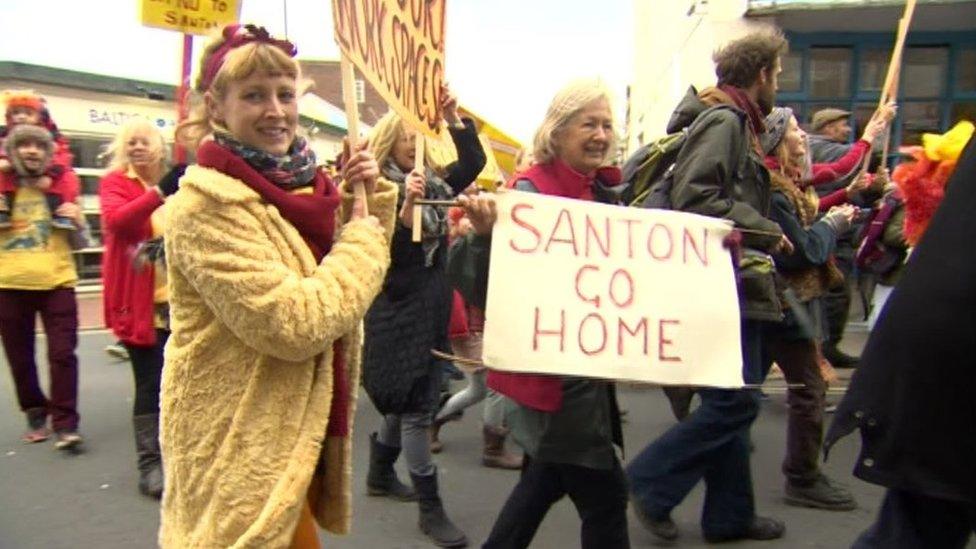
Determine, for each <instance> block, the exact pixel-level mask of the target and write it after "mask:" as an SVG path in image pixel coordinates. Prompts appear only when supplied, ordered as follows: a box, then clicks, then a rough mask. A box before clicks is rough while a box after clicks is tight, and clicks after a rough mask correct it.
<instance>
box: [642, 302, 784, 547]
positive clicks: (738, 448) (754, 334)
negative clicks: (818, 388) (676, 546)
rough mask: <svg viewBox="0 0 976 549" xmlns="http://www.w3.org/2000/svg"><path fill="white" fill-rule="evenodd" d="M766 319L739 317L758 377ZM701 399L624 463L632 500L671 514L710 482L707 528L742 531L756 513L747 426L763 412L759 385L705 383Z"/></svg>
mask: <svg viewBox="0 0 976 549" xmlns="http://www.w3.org/2000/svg"><path fill="white" fill-rule="evenodd" d="M762 331H763V330H762V323H761V322H757V321H749V320H743V321H742V354H743V357H742V358H743V361H742V362H743V366H742V370H743V371H742V373H743V379H744V380H745V382H746V383H750V384H752V383H761V382H762V380H763V378H764V377H765V372H764V371H763V367H762ZM698 394H699V396H700V397H701V405H700V406H699V407H698V408H697V409H696V410H695V411H694V412H692V413H691V415H689V416H688V417H687V418H685V420H684V421H681V422H680V423H678V424H676V425H675V426H674V427H672V428H671V429H669V430H668V431H667V432H665V433H664V434H663V435H661V437H660V438H658V439H657V440H655V441H654V442H652V443H651V444H650V445H648V446H647V447H646V448H644V450H643V451H642V452H641V453H640V454H638V455H637V456H636V457H635V458H634V459H633V460H632V461H631V462H630V464H629V465H628V466H627V478H628V480H629V482H630V490H631V492H632V496H633V501H634V505H640V506H641V507H642V509H643V511H644V512H645V513H646V514H647V515H648V516H650V517H651V518H654V519H658V520H660V519H663V518H665V517H667V516H668V515H669V514H670V513H671V510H672V509H673V508H675V507H677V506H678V505H679V504H680V503H681V502H682V501H683V500H684V499H685V497H686V496H687V495H688V493H689V492H691V490H692V488H694V487H695V485H696V484H698V481H699V480H702V479H704V481H705V505H704V508H703V509H702V517H701V522H702V530H703V533H704V534H705V535H706V536H730V537H734V536H738V535H741V534H743V533H744V532H745V531H746V529H747V528H748V527H749V525H750V524H751V523H752V520H753V518H754V517H755V503H754V501H753V493H752V476H751V471H750V466H749V454H750V450H749V428H750V427H751V426H752V422H753V421H754V420H755V419H756V416H757V415H758V413H759V390H758V389H734V390H729V389H701V390H700V391H699V392H698Z"/></svg>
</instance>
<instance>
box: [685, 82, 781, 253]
mask: <svg viewBox="0 0 976 549" xmlns="http://www.w3.org/2000/svg"><path fill="white" fill-rule="evenodd" d="M711 91H712V94H711V96H712V97H717V96H720V95H724V94H721V92H718V90H714V89H713V90H711ZM703 95H704V94H703ZM709 103H711V104H709ZM709 103H706V101H705V100H703V99H702V98H700V97H699V94H698V93H697V92H696V91H695V89H694V88H691V89H689V90H688V93H687V94H686V95H685V97H684V99H682V100H681V103H679V104H678V108H677V109H675V111H674V113H673V114H672V115H671V120H670V121H669V122H668V133H674V132H678V131H681V130H682V129H684V128H688V127H690V126H692V122H694V121H695V119H696V118H698V116H699V115H700V114H702V113H704V112H705V111H706V110H708V108H709V107H711V106H714V105H715V104H718V102H716V101H710V102H709ZM723 103H724V104H727V105H728V108H725V109H713V110H711V111H709V113H708V115H707V116H706V117H705V118H703V119H702V120H699V121H698V123H697V124H695V125H694V126H693V127H691V128H690V129H691V131H690V133H689V135H688V140H687V141H686V142H685V145H684V147H682V149H681V152H679V153H678V158H677V160H676V161H675V165H674V183H673V186H672V189H671V203H672V204H673V206H674V209H675V210H680V211H683V212H690V213H696V214H700V215H707V216H709V217H721V218H723V219H728V220H731V221H732V222H734V223H735V226H736V227H738V228H743V229H753V230H758V231H764V232H769V233H772V235H758V234H752V233H745V234H743V243H744V244H745V245H746V246H747V247H750V248H756V249H759V250H765V251H768V250H771V249H773V248H774V247H775V246H776V244H777V243H778V242H779V241H780V238H781V236H782V234H783V233H782V231H780V228H779V226H778V225H777V224H776V223H774V222H773V221H770V220H769V219H767V217H766V216H767V215H768V214H769V203H770V199H771V196H772V193H771V192H770V189H769V172H768V171H767V170H766V166H765V165H764V164H763V159H762V157H761V156H760V155H759V153H758V151H756V150H755V149H756V147H755V146H754V144H753V142H752V139H753V138H752V137H751V133H750V131H749V129H748V127H747V124H746V120H745V118H746V114H745V113H744V112H742V111H741V110H740V109H738V108H737V107H736V106H735V105H734V104H733V103H732V102H731V99H729V100H728V101H727V102H724V101H723Z"/></svg>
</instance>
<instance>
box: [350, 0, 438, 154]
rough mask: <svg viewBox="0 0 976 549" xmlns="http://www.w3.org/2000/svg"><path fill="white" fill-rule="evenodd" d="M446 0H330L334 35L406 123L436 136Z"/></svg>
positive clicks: (357, 66)
mask: <svg viewBox="0 0 976 549" xmlns="http://www.w3.org/2000/svg"><path fill="white" fill-rule="evenodd" d="M445 1H446V0H332V19H333V22H334V23H335V39H336V43H338V45H339V48H340V49H341V50H342V54H343V55H345V56H347V57H348V58H349V59H350V60H351V61H352V62H353V64H354V65H356V68H358V69H359V70H360V71H362V73H363V74H364V75H366V79H367V80H369V82H370V84H372V85H373V87H374V88H376V90H377V91H378V92H379V93H380V95H381V96H383V99H384V100H386V102H387V103H389V104H390V106H391V107H393V110H395V111H396V112H397V114H399V115H400V116H401V117H402V118H403V119H404V120H405V121H406V122H407V123H408V124H410V125H411V126H413V127H415V128H416V129H417V130H419V131H421V132H423V133H424V134H425V135H427V136H429V137H437V136H438V126H439V124H440V118H441V114H440V109H439V108H438V100H439V98H440V94H441V91H440V90H441V85H442V84H443V83H444V4H445Z"/></svg>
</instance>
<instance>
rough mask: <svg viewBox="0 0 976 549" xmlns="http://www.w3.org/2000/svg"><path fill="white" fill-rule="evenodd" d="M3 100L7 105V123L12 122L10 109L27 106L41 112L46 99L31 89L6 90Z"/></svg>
mask: <svg viewBox="0 0 976 549" xmlns="http://www.w3.org/2000/svg"><path fill="white" fill-rule="evenodd" d="M3 102H4V105H5V106H6V109H5V116H6V119H7V123H8V124H9V123H10V110H11V109H13V108H14V107H27V108H28V109H34V110H35V111H37V112H41V110H42V109H43V108H44V100H43V99H41V96H40V95H37V94H36V93H34V92H33V91H31V90H4V92H3Z"/></svg>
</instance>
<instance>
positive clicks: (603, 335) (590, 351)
mask: <svg viewBox="0 0 976 549" xmlns="http://www.w3.org/2000/svg"><path fill="white" fill-rule="evenodd" d="M591 320H595V321H596V322H597V323H599V325H600V340H599V341H600V342H599V344H598V345H597V346H596V347H591V348H587V347H586V345H585V344H584V343H583V330H585V329H586V323H587V322H588V321H591ZM577 341H578V342H579V349H580V351H582V352H583V354H584V355H587V356H593V355H595V354H598V353H602V352H603V350H604V349H606V348H607V323H606V322H604V320H603V317H602V316H600V314H599V313H590V314H588V315H586V316H585V317H583V320H582V321H580V325H579V332H578V333H577Z"/></svg>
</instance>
